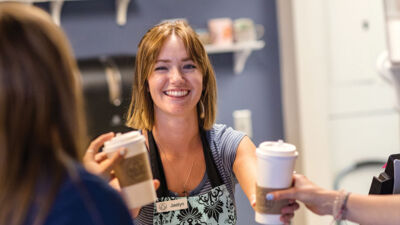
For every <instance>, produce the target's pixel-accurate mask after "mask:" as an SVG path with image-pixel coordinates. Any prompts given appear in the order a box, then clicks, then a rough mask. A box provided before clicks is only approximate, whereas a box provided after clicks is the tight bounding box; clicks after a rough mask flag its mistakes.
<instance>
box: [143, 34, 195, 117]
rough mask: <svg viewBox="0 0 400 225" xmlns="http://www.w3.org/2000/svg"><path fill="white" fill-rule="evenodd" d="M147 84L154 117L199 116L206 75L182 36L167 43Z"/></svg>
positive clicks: (171, 38) (173, 36)
mask: <svg viewBox="0 0 400 225" xmlns="http://www.w3.org/2000/svg"><path fill="white" fill-rule="evenodd" d="M148 84H149V91H150V94H151V97H152V99H153V102H154V113H155V115H158V116H161V115H170V116H185V115H191V114H192V115H196V116H197V111H196V105H197V103H198V101H199V100H200V97H201V93H202V89H203V75H202V73H201V71H200V69H199V67H198V66H197V65H196V64H195V63H194V61H193V60H191V57H190V56H189V55H188V53H187V52H186V48H185V45H184V44H183V42H182V40H181V39H180V38H179V37H177V36H175V35H171V36H170V37H169V38H167V40H166V41H165V43H164V45H163V47H162V49H161V51H160V54H159V55H158V58H157V61H156V63H155V66H154V70H153V71H152V73H151V74H150V76H149V77H148Z"/></svg>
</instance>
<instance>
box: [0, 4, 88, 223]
mask: <svg viewBox="0 0 400 225" xmlns="http://www.w3.org/2000/svg"><path fill="white" fill-rule="evenodd" d="M79 82H80V80H79V74H78V70H77V66H76V62H75V61H74V59H73V57H72V54H71V50H70V47H69V44H68V42H67V40H66V37H65V35H64V34H63V32H62V31H61V29H59V28H58V27H57V26H56V25H55V24H53V23H52V21H51V19H50V17H49V15H48V14H47V13H46V12H44V11H42V10H40V9H38V8H36V7H33V6H29V5H24V4H19V3H0V224H2V225H3V224H11V225H17V224H22V223H23V222H24V221H25V219H26V216H27V213H28V210H29V208H30V207H31V205H32V204H39V205H40V207H37V208H39V211H38V212H36V213H37V214H35V220H34V221H35V224H41V223H43V221H44V220H45V219H46V216H47V213H48V212H49V210H50V207H51V204H52V202H53V200H54V198H55V194H56V193H57V191H58V188H59V186H60V185H61V182H62V181H63V179H64V178H65V175H66V174H67V173H69V174H71V173H72V172H73V168H74V167H73V165H72V162H73V160H78V159H80V158H81V157H80V156H81V155H80V153H79V152H80V150H81V149H84V146H86V133H85V132H86V130H85V125H86V123H85V119H84V116H83V112H82V111H81V110H82V102H81V101H82V94H81V87H80V83H79ZM41 185H44V186H41ZM43 187H49V188H47V189H44V190H43ZM38 190H39V191H38Z"/></svg>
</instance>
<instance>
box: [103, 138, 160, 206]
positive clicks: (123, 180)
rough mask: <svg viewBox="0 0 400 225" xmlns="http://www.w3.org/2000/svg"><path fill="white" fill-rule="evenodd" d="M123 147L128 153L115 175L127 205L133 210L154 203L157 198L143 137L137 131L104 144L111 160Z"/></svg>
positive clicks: (116, 168)
mask: <svg viewBox="0 0 400 225" xmlns="http://www.w3.org/2000/svg"><path fill="white" fill-rule="evenodd" d="M121 147H125V148H126V150H127V152H126V155H125V157H124V159H123V160H122V161H121V162H120V163H119V164H118V165H116V167H115V174H116V176H117V178H118V181H119V183H120V185H121V192H122V195H123V198H124V200H125V202H126V204H127V205H128V207H129V208H130V209H133V208H138V207H140V206H143V205H147V204H149V203H152V202H154V201H155V200H156V198H157V196H156V192H155V189H154V185H153V176H152V173H151V168H150V163H149V159H148V155H147V149H146V146H145V139H144V137H143V135H141V134H140V133H139V132H137V131H132V132H128V133H125V134H120V135H117V136H115V137H114V138H113V139H111V140H110V141H107V142H106V143H105V144H104V152H106V153H107V156H108V157H109V158H110V157H111V156H112V155H113V154H115V151H116V150H118V149H119V148H121Z"/></svg>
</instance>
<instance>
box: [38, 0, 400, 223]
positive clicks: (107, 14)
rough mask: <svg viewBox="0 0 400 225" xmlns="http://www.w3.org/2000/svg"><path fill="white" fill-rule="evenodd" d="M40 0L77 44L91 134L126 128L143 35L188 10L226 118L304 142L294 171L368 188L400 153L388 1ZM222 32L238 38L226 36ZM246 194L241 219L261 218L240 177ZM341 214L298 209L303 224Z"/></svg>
mask: <svg viewBox="0 0 400 225" xmlns="http://www.w3.org/2000/svg"><path fill="white" fill-rule="evenodd" d="M117 3H118V4H117ZM34 4H35V5H38V6H40V7H42V8H44V9H46V10H48V11H49V12H53V15H54V17H55V21H57V22H59V23H60V26H61V27H62V28H63V29H64V31H65V32H66V34H67V36H68V38H69V39H70V41H71V44H72V47H73V49H74V52H75V55H76V57H77V59H78V62H79V67H80V69H81V72H82V81H83V85H84V94H85V101H86V110H87V115H88V120H89V121H88V123H89V124H88V125H89V131H90V136H91V137H92V138H94V137H96V136H98V135H99V134H101V133H105V132H108V131H115V132H125V131H127V130H128V128H126V127H125V126H124V123H125V116H124V114H125V113H126V111H127V107H128V106H129V101H130V95H131V91H132V90H131V83H132V77H133V70H134V59H135V53H136V51H137V45H138V43H139V40H140V38H141V37H142V36H143V35H144V34H145V32H146V31H147V30H148V29H149V28H151V26H153V25H155V24H157V23H159V22H160V21H162V20H166V19H176V18H181V19H185V20H187V21H188V22H189V24H190V25H191V26H192V27H193V28H194V29H195V30H196V31H197V32H198V33H199V35H201V37H202V40H203V41H204V43H205V44H206V49H207V51H208V53H209V56H210V59H211V62H212V64H213V66H214V69H215V72H216V77H217V84H218V116H217V122H218V123H224V124H227V125H229V126H232V127H234V128H236V129H240V130H243V131H244V132H246V133H248V134H249V135H250V136H251V138H252V140H253V141H254V143H255V144H256V145H258V144H260V143H261V142H262V141H267V140H268V141H271V140H278V139H283V140H285V141H286V142H290V143H293V144H295V145H296V146H297V147H298V150H299V152H300V157H299V160H298V161H297V165H296V167H297V168H296V170H297V171H299V172H301V173H304V174H305V175H307V176H308V177H309V178H310V179H311V180H313V181H314V182H315V183H317V184H319V185H321V186H323V187H325V188H337V189H346V190H348V191H351V192H356V193H363V194H367V193H368V190H369V186H370V183H371V180H372V177H373V176H374V175H378V174H379V173H380V172H382V169H381V167H382V165H383V163H384V162H385V161H386V160H387V157H388V156H389V155H390V154H394V153H398V152H399V137H400V134H399V125H400V124H399V116H398V111H397V109H396V107H395V106H396V96H395V91H394V89H393V86H392V85H391V84H390V82H385V81H384V80H383V79H382V78H381V77H380V75H379V73H378V69H377V59H378V57H379V56H380V55H381V54H382V53H383V52H384V51H385V50H386V48H387V47H386V46H387V44H386V33H385V32H386V31H385V14H384V6H383V1H382V0H353V1H346V0H330V1H320V0H296V1H295V0H285V1H275V0H247V1H241V0H219V1H213V0H202V1H197V0H186V1H180V0H153V1H148V0H131V1H126V2H125V1H124V0H116V1H114V0H74V1H64V2H63V3H61V2H58V3H57V1H52V2H48V1H42V0H40V1H38V2H35V3H34ZM124 4H126V6H127V7H126V10H125V9H124V7H123V5H124ZM118 10H120V13H118ZM124 12H126V17H125V16H124ZM117 15H119V16H120V17H119V19H118V20H117ZM221 18H223V19H221ZM215 27H216V28H215ZM224 29H228V31H230V34H231V35H230V36H229V35H228V36H227V37H219V36H218V35H220V34H218V33H219V31H220V30H224ZM229 29H230V30H229ZM249 30H250V31H249ZM248 32H250V34H249V33H248ZM252 32H255V33H256V34H255V35H253V34H251V33H252ZM228 33H229V32H228ZM249 35H250V37H249ZM252 35H253V36H254V37H253V36H252ZM221 38H222V39H221ZM236 192H237V193H236V198H237V199H236V201H237V206H238V223H237V224H256V223H255V221H254V212H253V210H252V209H251V207H250V205H249V203H248V200H247V199H246V197H245V196H244V194H243V192H242V191H241V189H240V187H239V185H238V186H237V190H236ZM303 208H304V207H303ZM331 220H332V218H331V217H317V216H315V215H312V214H311V213H309V212H305V211H300V212H299V213H297V214H296V217H295V220H294V223H293V224H299V225H301V224H309V225H314V224H329V223H330V222H331Z"/></svg>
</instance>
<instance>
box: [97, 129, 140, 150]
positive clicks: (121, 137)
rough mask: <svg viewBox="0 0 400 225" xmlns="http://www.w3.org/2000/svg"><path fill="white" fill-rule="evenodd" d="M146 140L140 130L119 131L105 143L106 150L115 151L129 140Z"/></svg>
mask: <svg viewBox="0 0 400 225" xmlns="http://www.w3.org/2000/svg"><path fill="white" fill-rule="evenodd" d="M136 141H144V136H143V135H142V134H141V133H140V132H139V131H130V132H127V133H124V134H121V133H118V134H116V135H115V137H113V138H112V139H111V140H109V141H106V142H105V143H104V151H105V152H107V151H108V150H110V151H113V149H114V148H116V147H121V146H124V145H125V144H127V143H128V142H136Z"/></svg>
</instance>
